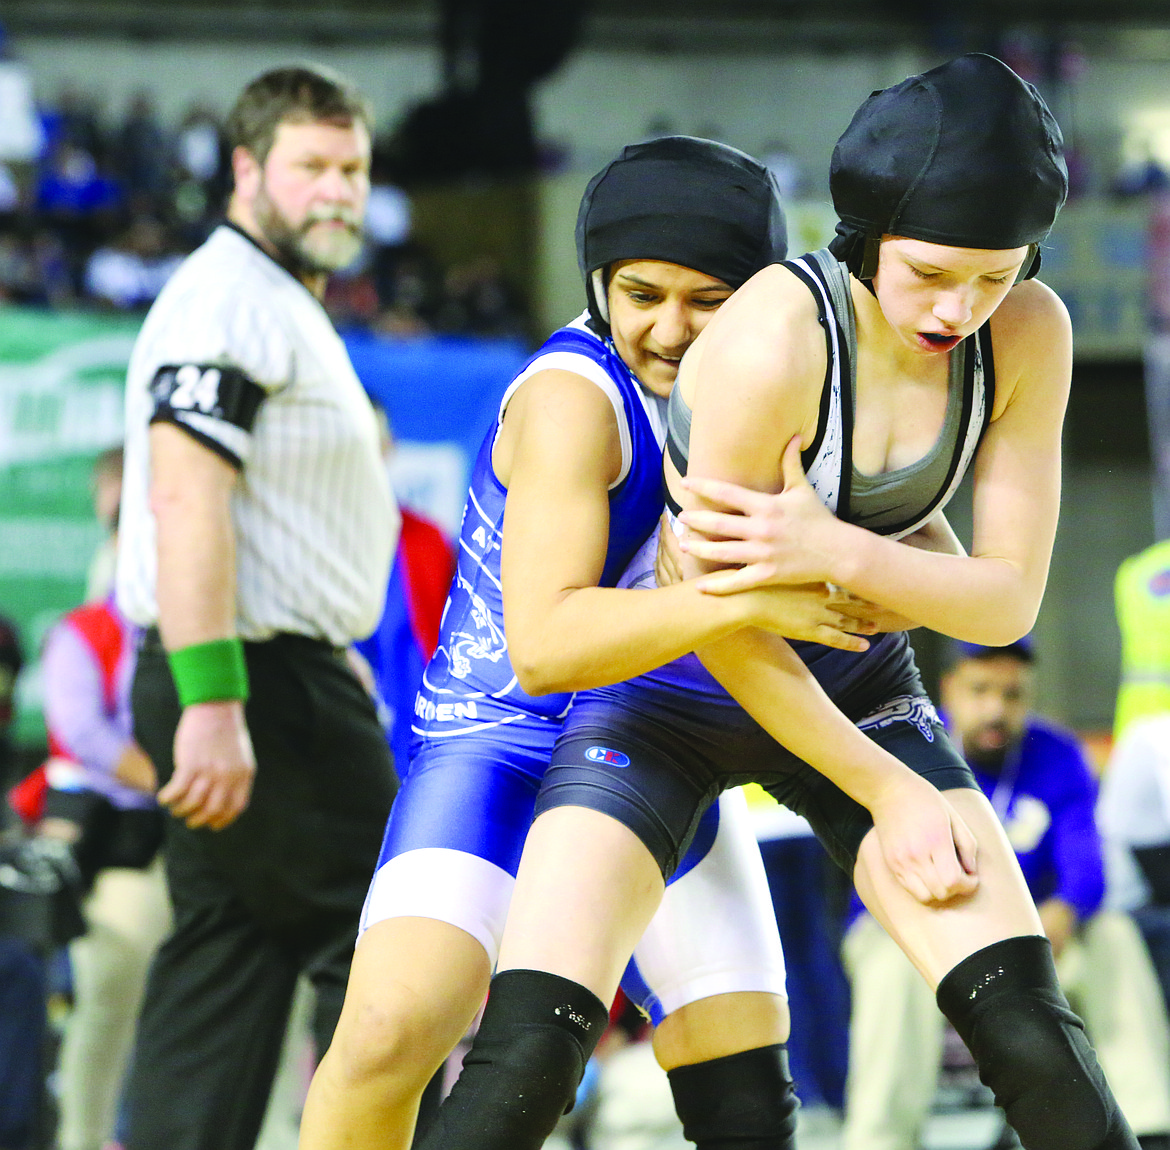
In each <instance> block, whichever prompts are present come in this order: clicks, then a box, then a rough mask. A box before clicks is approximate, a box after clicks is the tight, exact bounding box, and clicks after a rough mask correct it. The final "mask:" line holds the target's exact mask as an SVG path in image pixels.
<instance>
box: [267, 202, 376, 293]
mask: <svg viewBox="0 0 1170 1150" xmlns="http://www.w3.org/2000/svg"><path fill="white" fill-rule="evenodd" d="M253 214H254V218H255V220H256V226H257V227H258V228H259V229H260V232H261V235H262V237H263V238H264V239H265V240H267V241H268V243H270V244H271V245H272V246H273V247H274V248H275V249H276V251H277V253H278V254H279V256H280V262H281V263H282V264H283V265H284V266H285V267H286V268H287V269H288V270H289V271H290V272H291V273H292V274H293V275H296V276H300V275H306V274H307V275H328V274H330V273H331V272H335V271H339V270H340V269H341V268H343V267H347V266H348V265H349V264H351V263H353V261H354V260H355V259H357V255H358V252H360V251H361V248H362V224H361V219H360V217H359V216H358V215H357V214H356V213H355V212H354V211H353V209H352V208H347V207H344V206H342V205H340V204H338V205H336V206H332V207H324V206H323V207H320V208H316V209H312V208H311V209H310V210H309V214H308V216H307V217H306V219H305V220H304V222H303V223H301V224H299V225H297V224H293V223H292V221H291V220H289V218H288V217H287V216H286V215H284V213H283V212H281V210H280V209H279V208H278V207H277V206H276V204H274V203H273V202H272V199H271V197H270V196H269V195H268V189H267V188H265V187H264V186H263V185H261V187H260V189H259V191H258V192H257V193H256V200H255V203H254V205H253ZM332 220H336V221H338V222H340V223H341V224H343V225H344V226H343V227H340V228H337V227H333V228H322V227H319V226H318V225H320V224H322V223H324V222H327V221H332Z"/></svg>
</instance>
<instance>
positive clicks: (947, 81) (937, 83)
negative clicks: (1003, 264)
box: [829, 53, 1068, 274]
mask: <svg viewBox="0 0 1170 1150" xmlns="http://www.w3.org/2000/svg"><path fill="white" fill-rule="evenodd" d="M1063 144H1064V141H1063V138H1062V136H1061V133H1060V128H1059V127H1058V126H1057V123H1056V121H1055V120H1054V119H1053V117H1052V113H1051V112H1050V111H1049V110H1048V105H1047V104H1045V103H1044V100H1043V98H1042V97H1041V96H1040V93H1039V92H1037V91H1036V89H1035V88H1034V87H1033V86H1032V85H1031V84H1028V83H1026V82H1025V81H1023V80H1021V79H1020V77H1019V76H1017V75H1016V73H1015V72H1013V71H1012V70H1011V68H1009V67H1008V66H1007V65H1006V64H1005V63H1003V61H1002V60H997V59H996V58H995V57H994V56H987V55H984V54H982V53H971V54H970V55H966V56H960V57H958V59H955V60H951V61H950V62H949V63H947V64H943V65H941V66H940V67H938V68H934V69H932V70H931V71H929V72H924V73H923V74H922V75H920V76H911V77H910V78H909V79H908V80H903V81H902V83H900V84H896V85H894V86H893V87H892V88H885V89H883V90H882V91H880V92H874V93H873V95H872V96H870V97H869V99H868V100H866V101H865V103H864V104H862V105H861V107H860V108H859V109H858V110H857V113H856V115H854V117H853V120H852V122H851V123H850V125H849V127H848V128H846V129H845V133H844V134H843V135H842V136H841V138H840V139H839V140H838V141H837V146H836V148H834V150H833V161H832V166H831V169H830V173H829V187H830V190H831V191H832V194H833V205H834V207H835V208H836V209H837V215H838V216H839V217H840V219H841V224H840V225H839V226H838V229H837V232H838V235H837V239H835V240H834V242H833V251H834V252H835V253H836V254H837V256H838V258H841V259H844V260H845V261H846V263H848V264H849V265H850V268H851V270H853V271H854V272H855V274H856V273H857V271H858V267H857V265H858V264H859V263H860V261H861V259H862V249H863V247H864V245H865V241H866V240H867V239H869V240H873V239H876V238H878V237H880V236H882V235H900V236H908V237H910V238H911V239H918V240H927V241H929V242H931V243H938V244H949V245H952V246H954V247H966V248H992V249H1005V248H1018V247H1024V246H1025V245H1036V244H1039V242H1040V241H1041V240H1042V239H1044V237H1045V236H1046V235H1047V234H1048V231H1049V229H1050V228H1051V227H1052V224H1053V221H1054V220H1055V219H1056V215H1057V213H1058V212H1059V211H1060V208H1061V205H1062V204H1063V203H1064V200H1065V196H1066V195H1067V194H1068V170H1067V168H1066V167H1065V162H1064V156H1063ZM1035 264H1036V267H1038V266H1039V260H1036V261H1035ZM1035 270H1036V268H1035V267H1034V268H1031V269H1030V271H1032V272H1033V273H1034V272H1035Z"/></svg>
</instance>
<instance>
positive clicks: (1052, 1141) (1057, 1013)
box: [938, 935, 1137, 1150]
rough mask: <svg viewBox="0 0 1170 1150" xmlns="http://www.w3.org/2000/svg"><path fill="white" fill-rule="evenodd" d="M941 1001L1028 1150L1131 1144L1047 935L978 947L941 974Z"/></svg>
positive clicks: (1093, 1149) (1094, 1149)
mask: <svg viewBox="0 0 1170 1150" xmlns="http://www.w3.org/2000/svg"><path fill="white" fill-rule="evenodd" d="M938 1004H939V1007H940V1008H941V1009H942V1011H943V1013H944V1014H945V1015H946V1016H947V1017H948V1018H949V1019H950V1021H951V1023H952V1024H953V1025H954V1027H955V1029H956V1030H957V1031H958V1032H959V1034H960V1036H961V1037H962V1038H963V1040H964V1041H965V1042H966V1043H967V1045H968V1047H969V1048H970V1050H971V1053H972V1054H973V1055H974V1057H975V1061H976V1063H977V1065H978V1067H979V1075H980V1078H981V1079H982V1080H983V1082H984V1083H985V1084H986V1085H987V1086H989V1087H990V1088H991V1090H992V1092H993V1093H994V1094H995V1099H996V1102H997V1103H998V1104H999V1105H1000V1106H1001V1107H1002V1108H1003V1110H1004V1112H1005V1113H1006V1114H1007V1117H1008V1121H1009V1122H1011V1124H1012V1126H1013V1127H1014V1128H1015V1130H1016V1132H1017V1133H1018V1134H1019V1135H1020V1138H1021V1140H1022V1142H1023V1143H1024V1145H1025V1146H1027V1147H1029V1150H1107V1148H1108V1150H1123V1148H1125V1150H1129V1148H1136V1146H1137V1142H1136V1140H1135V1139H1134V1137H1133V1134H1132V1133H1131V1132H1130V1131H1129V1129H1128V1126H1127V1125H1126V1123H1125V1120H1124V1119H1123V1118H1122V1116H1121V1112H1120V1110H1119V1109H1118V1107H1117V1103H1116V1101H1115V1100H1114V1098H1113V1095H1112V1092H1111V1091H1110V1089H1109V1087H1108V1085H1107V1084H1106V1082H1105V1077H1104V1075H1103V1074H1102V1073H1101V1068H1100V1066H1099V1065H1098V1064H1097V1058H1096V1055H1095V1054H1094V1053H1093V1049H1092V1047H1091V1046H1090V1045H1089V1042H1088V1040H1087V1038H1086V1037H1085V1033H1084V1027H1083V1025H1082V1024H1081V1021H1080V1019H1079V1018H1078V1017H1077V1016H1076V1015H1075V1014H1074V1013H1073V1012H1072V1011H1071V1010H1070V1009H1069V1006H1068V1003H1067V1002H1066V1000H1065V998H1064V995H1063V994H1062V993H1061V990H1060V987H1059V986H1058V985H1057V982H1056V974H1055V970H1054V969H1053V966H1052V959H1051V952H1050V950H1049V947H1048V942H1047V940H1046V939H1044V938H1041V937H1038V936H1030V935H1029V936H1020V937H1016V938H1009V939H1005V940H1004V941H1002V942H998V943H995V944H993V945H991V946H988V947H984V948H983V949H982V950H980V951H977V952H976V953H975V954H973V955H971V956H970V957H969V958H967V959H965V960H964V961H963V962H961V963H960V964H959V965H958V966H957V967H956V968H955V969H954V970H952V971H951V972H950V973H949V974H948V975H947V976H946V977H945V978H944V979H943V980H942V982H941V983H940V984H939V989H938Z"/></svg>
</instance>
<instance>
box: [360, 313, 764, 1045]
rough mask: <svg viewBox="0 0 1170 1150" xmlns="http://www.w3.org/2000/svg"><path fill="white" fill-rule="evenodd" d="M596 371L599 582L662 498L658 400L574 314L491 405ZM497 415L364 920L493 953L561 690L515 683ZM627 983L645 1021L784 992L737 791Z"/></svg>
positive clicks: (682, 873) (684, 868) (685, 868)
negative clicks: (713, 999)
mask: <svg viewBox="0 0 1170 1150" xmlns="http://www.w3.org/2000/svg"><path fill="white" fill-rule="evenodd" d="M550 368H555V369H561V370H566V371H571V372H573V373H574V374H577V375H581V376H584V377H585V378H587V379H591V380H593V382H595V383H596V384H597V385H598V386H599V387H600V388H602V390H603V391H605V392H606V394H607V395H608V396H609V397H610V400H611V402H612V403H613V406H614V411H615V414H616V415H617V423H618V430H619V436H620V439H621V445H622V470H621V473H620V475H619V477H618V479H617V481H615V483H614V484H613V487H612V489H611V492H610V528H609V532H610V533H609V547H608V552H607V555H606V562H605V567H604V572H603V575H602V580H601V582H602V584H603V585H613V584H614V583H615V582H616V580H617V577H618V575H619V574H620V573H621V571H622V569H623V568H624V567H625V566H626V565H627V564H628V562H629V560H630V557H631V556H632V555H633V554H634V553H635V552H636V550H637V548H638V546H639V544H641V543H642V541H643V540H644V539H645V538H646V537H647V536H648V535H649V534H650V533H651V532H652V530H653V528H654V526H655V524H656V523H657V521H658V517H659V515H660V514H661V511H662V441H663V437H664V435H665V419H664V415H663V411H662V407H663V401H661V400H658V399H656V398H655V397H653V396H650V395H648V394H646V393H644V392H643V391H642V388H641V386H640V385H639V384H638V382H637V380H636V379H634V378H633V377H632V376H631V374H630V372H629V370H628V369H627V368H626V366H625V364H624V363H623V362H622V360H621V359H620V358H619V357H618V355H617V353H616V351H615V350H614V348H613V345H612V344H611V343H610V342H609V341H607V340H606V341H603V340H602V339H600V338H598V337H597V336H596V335H594V334H593V332H592V331H591V330H590V329H589V328H588V327H586V325H585V323H584V317H582V318H581V319H579V320H576V321H574V323H572V324H570V325H569V326H568V327H565V328H562V329H561V330H559V331H557V332H555V333H554V334H553V335H552V336H551V337H550V338H549V340H548V341H547V342H546V343H545V344H544V346H543V347H542V348H541V349H540V350H539V351H538V352H537V353H536V354H535V355H534V356H533V357H532V358H531V359H530V360H529V361H528V363H527V364H525V366H524V367H523V368H522V370H521V371H520V373H519V374H518V375H517V377H516V379H515V380H514V381H513V382H512V384H511V385H510V386H509V388H508V390H507V392H506V393H505V395H504V398H503V400H502V402H501V405H500V412H501V416H500V417H501V418H502V415H503V411H504V409H505V407H506V406H507V403H508V400H509V398H510V397H511V395H512V393H513V392H514V391H515V389H516V387H518V386H519V385H520V384H521V383H522V382H523V381H524V380H525V379H527V378H528V377H529V376H531V375H533V374H534V373H535V372H538V371H543V370H546V369H550ZM498 429H499V422H498V421H497V424H496V427H495V428H493V429H492V431H491V432H490V433H489V434H488V435H487V437H486V439H485V440H484V444H483V447H482V449H481V450H480V453H479V457H478V459H477V460H476V464H475V469H474V473H473V478H472V483H471V490H470V492H469V494H468V501H467V505H466V508H465V510H464V515H463V525H462V528H461V532H460V539H459V555H458V566H457V573H456V576H455V582H454V584H453V585H452V590H451V594H450V596H449V598H448V601H447V606H446V609H445V611H444V615H443V622H442V626H441V628H440V634H439V645H438V648H437V650H436V652H435V655H434V657H433V658H432V659H431V661H430V663H429V664H428V666H427V669H426V674H425V676H424V680H423V686H422V689H421V690H420V691H419V694H418V698H417V702H416V705H415V714H414V722H413V732H414V736H413V748H412V749H413V757H412V761H411V763H410V766H409V769H407V770H406V772H405V776H404V778H403V783H402V787H401V788H400V790H399V792H398V796H397V798H396V799H395V801H394V806H393V809H392V810H391V813H390V819H389V822H388V824H387V827H386V836H385V839H384V841H383V844H382V851H381V854H380V856H379V860H378V869H377V872H376V873H375V875H374V878H373V881H372V882H371V884H370V891H369V895H368V896H367V899H366V906H365V910H364V911H363V915H362V924H361V929H362V930H363V931H364V930H366V929H368V928H369V927H370V926H372V925H373V924H375V923H377V922H380V921H383V920H385V919H390V918H399V917H419V918H429V919H438V920H440V921H442V922H447V923H450V924H451V925H453V926H456V927H459V928H460V929H462V930H464V931H466V932H467V933H468V934H470V935H471V936H472V937H473V938H475V939H476V940H477V941H478V942H479V943H480V944H481V945H482V946H483V948H484V950H485V951H486V952H487V954H488V957H489V959H490V961H491V962H492V963H493V965H494V963H495V960H496V957H497V954H498V950H499V943H500V939H501V937H502V935H503V930H504V921H505V918H506V916H507V911H508V903H509V901H510V899H511V893H512V886H513V883H514V877H515V874H516V869H517V867H518V866H519V862H520V855H521V851H522V849H523V846H524V839H525V836H526V835H527V833H528V828H529V825H530V824H531V822H532V817H533V804H534V802H535V799H536V794H537V791H538V789H539V787H540V781H541V778H542V777H543V775H544V772H545V770H546V768H547V766H548V762H549V757H550V755H551V753H552V748H553V744H554V742H555V740H556V736H557V733H558V732H559V730H560V727H561V720H562V719H563V717H564V715H565V713H566V712H567V711H568V709H569V706H570V703H571V702H572V699H571V696H569V695H554V696H543V697H540V698H533V697H532V696H530V695H527V694H525V692H524V691H522V690H521V689H520V687H519V684H518V683H517V682H516V676H515V673H514V672H513V670H512V665H511V662H510V660H509V657H508V645H507V639H506V637H505V634H504V629H503V617H502V596H501V587H500V541H501V531H502V526H503V517H504V500H505V497H506V494H507V493H506V491H505V489H504V488H503V487H502V486H501V484H500V483H499V481H498V479H497V478H496V476H495V473H494V471H493V470H492V464H491V452H492V447H493V445H494V443H495V439H496V434H497V432H498ZM623 985H624V986H625V988H626V992H627V994H628V995H629V997H630V998H631V999H632V1000H633V1001H634V1002H635V1003H637V1004H638V1005H639V1006H640V1007H642V1009H643V1010H645V1011H646V1013H647V1014H649V1015H650V1017H651V1019H652V1020H654V1021H655V1022H657V1021H660V1020H661V1018H662V1017H663V1016H664V1015H666V1014H669V1013H670V1012H671V1011H673V1010H676V1009H678V1008H679V1007H680V1006H684V1005H686V1004H687V1003H689V1002H693V1001H695V1000H696V999H699V998H704V997H707V996H709V995H712V994H727V993H734V992H739V991H749V992H750V991H759V992H764V993H771V994H776V995H781V996H782V995H783V994H784V993H785V991H784V956H783V952H782V951H781V949H780V940H779V936H778V934H777V931H776V922H775V916H774V914H773V912H772V908H771V903H770V900H769V896H768V887H767V880H766V877H765V875H764V870H763V864H762V863H761V861H760V857H759V852H758V850H757V849H756V845H755V841H754V836H753V835H752V833H751V829H750V823H749V817H748V813H747V808H746V803H745V802H744V800H743V796H742V795H741V794H740V793H739V792H731V793H729V794H727V795H725V796H723V798H722V799H721V800H720V802H719V803H718V804H712V805H711V806H710V808H708V810H707V811H706V812H705V814H704V815H703V818H702V821H701V823H700V825H699V827H698V829H697V831H696V834H695V836H694V843H693V846H692V847H691V850H690V851H689V852H688V854H687V856H686V858H685V859H684V860H683V861H682V864H681V865H680V866H679V868H678V869H677V871H676V873H675V874H674V876H673V879H672V882H671V885H670V886H669V887H668V889H667V892H666V895H665V897H664V899H663V902H662V906H661V907H660V909H659V911H658V913H657V915H656V916H655V918H654V921H653V922H652V924H651V926H650V928H649V929H648V930H647V932H646V935H645V936H644V938H643V939H642V941H641V943H639V946H638V948H637V950H636V951H635V954H634V957H633V959H632V961H631V963H630V967H629V969H628V971H627V975H626V978H625V979H623Z"/></svg>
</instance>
